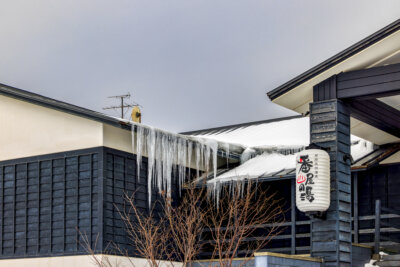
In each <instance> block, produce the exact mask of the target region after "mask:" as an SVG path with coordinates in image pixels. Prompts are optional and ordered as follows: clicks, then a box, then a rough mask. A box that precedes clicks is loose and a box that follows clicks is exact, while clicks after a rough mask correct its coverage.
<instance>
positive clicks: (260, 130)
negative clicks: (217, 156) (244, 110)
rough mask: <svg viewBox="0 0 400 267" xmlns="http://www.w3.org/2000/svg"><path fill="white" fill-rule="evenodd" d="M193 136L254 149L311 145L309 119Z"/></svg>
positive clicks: (250, 125) (303, 118)
mask: <svg viewBox="0 0 400 267" xmlns="http://www.w3.org/2000/svg"><path fill="white" fill-rule="evenodd" d="M191 135H194V136H197V137H203V138H211V139H215V140H217V141H220V142H226V143H233V144H238V145H241V146H244V147H253V148H272V147H292V148H293V147H301V146H307V145H308V144H309V140H310V133H309V118H308V117H289V118H288V119H286V118H281V119H279V120H270V121H265V122H264V123H259V122H256V123H255V124H253V125H252V124H248V125H245V126H241V127H240V126H239V127H226V128H224V129H221V130H219V131H218V130H217V131H215V130H213V131H209V132H207V131H204V130H203V131H199V132H193V133H192V134H191Z"/></svg>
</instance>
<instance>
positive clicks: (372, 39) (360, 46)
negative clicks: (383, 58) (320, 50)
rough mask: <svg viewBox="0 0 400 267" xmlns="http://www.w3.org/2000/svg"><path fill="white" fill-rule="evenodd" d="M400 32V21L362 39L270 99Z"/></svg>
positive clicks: (272, 94)
mask: <svg viewBox="0 0 400 267" xmlns="http://www.w3.org/2000/svg"><path fill="white" fill-rule="evenodd" d="M399 30H400V19H398V20H396V21H394V22H392V23H391V24H389V25H387V26H386V27H384V28H382V29H380V30H379V31H377V32H375V33H373V34H371V35H370V36H368V37H366V38H364V39H362V40H361V41H359V42H357V43H355V44H354V45H352V46H350V47H349V48H347V49H345V50H343V51H341V52H339V53H338V54H336V55H334V56H332V57H330V58H328V59H327V60H325V61H323V62H322V63H320V64H318V65H317V66H315V67H313V68H311V69H309V70H308V71H306V72H304V73H302V74H300V75H298V76H296V77H295V78H293V79H291V80H289V81H288V82H286V83H284V84H282V85H281V86H279V87H277V88H275V89H273V90H271V91H269V92H267V95H268V97H269V98H270V99H271V100H272V101H273V100H275V99H276V98H278V97H280V96H282V95H283V94H285V93H287V92H289V91H290V90H292V89H293V88H295V87H297V86H299V85H300V84H302V83H304V82H306V81H308V80H310V79H312V78H314V77H315V76H317V75H319V74H321V73H322V72H324V71H326V70H328V69H330V68H332V67H333V66H335V65H337V64H338V63H340V62H342V61H344V60H346V59H348V58H350V57H351V56H353V55H355V54H357V53H358V52H360V51H362V50H364V49H366V48H368V47H369V46H371V45H373V44H375V43H377V42H379V41H380V40H382V39H384V38H385V37H387V36H389V35H391V34H393V33H395V32H397V31H399Z"/></svg>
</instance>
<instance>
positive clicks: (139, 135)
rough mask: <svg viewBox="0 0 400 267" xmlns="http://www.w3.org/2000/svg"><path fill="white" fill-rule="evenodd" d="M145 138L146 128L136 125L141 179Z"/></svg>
mask: <svg viewBox="0 0 400 267" xmlns="http://www.w3.org/2000/svg"><path fill="white" fill-rule="evenodd" d="M143 139H144V128H143V127H136V162H137V165H136V166H137V177H138V180H139V181H140V167H141V164H142V153H143Z"/></svg>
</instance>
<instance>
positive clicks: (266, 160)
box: [210, 153, 296, 182]
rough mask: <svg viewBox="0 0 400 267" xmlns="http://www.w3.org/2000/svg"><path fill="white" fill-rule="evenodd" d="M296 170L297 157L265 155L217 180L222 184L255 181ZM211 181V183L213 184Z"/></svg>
mask: <svg viewBox="0 0 400 267" xmlns="http://www.w3.org/2000/svg"><path fill="white" fill-rule="evenodd" d="M293 168H296V155H282V154H279V153H263V154H261V155H258V156H256V157H254V158H252V159H250V160H248V161H246V162H245V163H243V164H241V165H240V166H238V167H236V168H234V169H232V170H229V171H227V172H225V173H223V174H221V175H219V176H218V177H217V178H216V179H217V181H220V182H225V181H230V180H236V179H237V180H240V179H254V178H260V177H268V176H271V175H273V174H274V173H277V172H280V171H283V170H290V169H293ZM212 181H213V180H211V181H210V182H212Z"/></svg>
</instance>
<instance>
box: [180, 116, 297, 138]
mask: <svg viewBox="0 0 400 267" xmlns="http://www.w3.org/2000/svg"><path fill="white" fill-rule="evenodd" d="M303 117H304V116H303V115H301V114H300V115H293V116H287V117H278V118H274V119H268V120H260V121H252V122H245V123H239V124H232V125H225V126H219V127H213V128H206V129H200V130H194V131H187V132H181V133H180V134H184V135H193V134H200V133H201V132H210V131H218V130H224V129H225V130H230V129H232V128H240V127H247V126H253V125H259V124H264V123H272V122H278V121H284V120H291V119H298V118H303Z"/></svg>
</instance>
